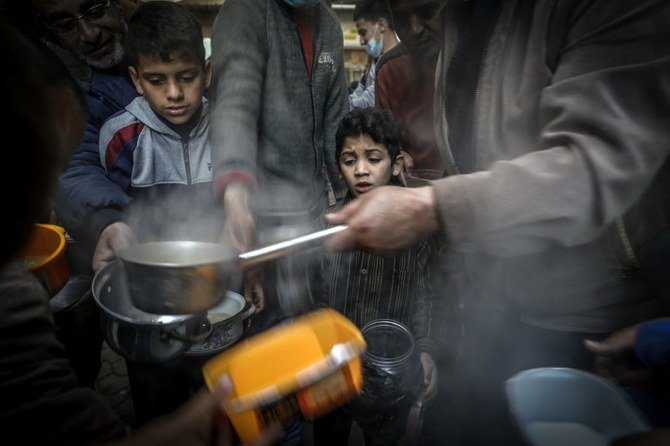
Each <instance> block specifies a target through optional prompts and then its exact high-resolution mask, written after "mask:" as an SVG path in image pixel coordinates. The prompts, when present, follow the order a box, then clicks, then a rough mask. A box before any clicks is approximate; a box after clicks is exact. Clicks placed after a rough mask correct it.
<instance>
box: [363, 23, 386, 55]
mask: <svg viewBox="0 0 670 446" xmlns="http://www.w3.org/2000/svg"><path fill="white" fill-rule="evenodd" d="M375 35H377V25H375V31H374V33H373V34H372V37H371V38H370V39H369V40H368V41H367V43H366V44H365V50H366V51H367V52H368V54H369V55H370V57H373V58H375V59H376V58H378V57H379V56H381V55H382V51H383V49H384V41H383V40H382V39H381V36H379V41H378V40H377V39H375Z"/></svg>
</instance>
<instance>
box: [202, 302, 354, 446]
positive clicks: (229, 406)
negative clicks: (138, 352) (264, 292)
mask: <svg viewBox="0 0 670 446" xmlns="http://www.w3.org/2000/svg"><path fill="white" fill-rule="evenodd" d="M364 350H365V341H364V340H363V336H362V335H361V332H360V330H359V329H358V328H357V327H356V326H355V325H354V324H353V323H352V322H351V321H349V320H348V319H347V318H345V317H344V316H342V315H341V314H340V313H338V312H337V311H334V310H330V309H323V310H317V311H314V312H312V313H308V314H306V315H304V316H301V317H300V318H297V319H296V320H294V321H293V322H291V323H288V324H286V325H279V326H276V327H273V328H271V329H269V330H267V331H265V332H263V333H260V334H258V335H256V336H254V337H252V338H250V339H248V340H246V341H243V342H242V343H240V344H237V345H236V346H235V347H233V348H231V349H229V350H227V351H225V352H223V353H221V354H219V355H217V356H216V357H214V358H213V359H211V360H209V361H208V362H207V363H206V364H205V365H204V367H203V374H204V377H205V382H206V383H207V385H208V386H209V388H210V389H212V388H214V387H215V386H216V385H217V383H219V382H220V380H221V379H222V378H224V377H227V378H228V379H230V381H231V382H232V384H233V390H232V391H231V392H230V393H229V394H228V395H226V397H225V398H224V399H223V400H222V402H221V406H222V408H223V410H224V411H225V412H226V414H227V415H228V417H229V418H230V421H231V423H232V425H233V427H234V428H235V430H236V431H237V434H238V435H239V437H240V440H242V442H243V443H244V444H248V443H251V442H253V441H255V440H256V439H257V438H258V436H259V435H260V433H261V432H262V431H263V428H264V427H265V426H266V425H267V424H269V423H272V422H275V421H279V422H283V421H287V420H290V419H292V418H293V417H294V416H296V415H298V414H300V413H301V414H302V415H303V416H304V417H306V418H308V419H314V418H316V417H319V416H321V415H323V414H325V413H327V412H329V411H331V410H333V409H335V408H337V407H339V406H341V405H342V404H344V403H346V402H347V401H349V400H351V399H352V398H354V397H355V396H356V395H358V394H359V393H360V391H361V388H362V386H363V373H362V368H361V357H360V356H361V354H362V353H363V351H364Z"/></svg>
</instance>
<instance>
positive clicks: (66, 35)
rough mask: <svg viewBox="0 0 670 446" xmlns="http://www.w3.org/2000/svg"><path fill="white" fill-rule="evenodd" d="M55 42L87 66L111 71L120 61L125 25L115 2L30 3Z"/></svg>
mask: <svg viewBox="0 0 670 446" xmlns="http://www.w3.org/2000/svg"><path fill="white" fill-rule="evenodd" d="M33 3H34V4H35V6H36V7H37V9H38V10H39V12H40V16H41V18H42V20H43V22H44V23H45V24H46V25H47V27H48V28H49V29H50V30H51V31H52V32H53V34H54V35H55V36H56V38H57V39H58V43H59V44H60V45H61V46H62V47H63V48H64V49H66V50H68V51H69V52H71V53H72V54H74V55H75V56H77V57H78V58H79V59H80V60H82V61H83V62H84V63H86V64H87V65H89V66H91V67H93V68H97V69H103V70H104V69H108V68H112V67H114V66H116V65H118V64H119V63H121V61H122V60H123V55H124V50H123V35H124V32H125V22H124V20H123V16H122V14H121V11H120V9H119V7H118V4H117V2H116V0H33Z"/></svg>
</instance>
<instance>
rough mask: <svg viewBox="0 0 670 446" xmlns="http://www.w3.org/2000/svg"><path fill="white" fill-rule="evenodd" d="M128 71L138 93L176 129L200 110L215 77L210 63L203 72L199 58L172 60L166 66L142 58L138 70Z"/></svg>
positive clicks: (171, 58)
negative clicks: (205, 92) (211, 76)
mask: <svg viewBox="0 0 670 446" xmlns="http://www.w3.org/2000/svg"><path fill="white" fill-rule="evenodd" d="M128 70H129V71H130V76H131V77H132V79H133V82H134V83H135V88H136V89H137V92H138V93H139V94H141V95H144V97H145V98H146V99H147V101H149V105H151V108H152V109H153V110H154V111H155V112H156V113H157V114H159V115H160V116H162V117H163V118H165V119H166V120H167V121H168V122H170V123H172V124H175V125H179V124H184V123H186V122H188V120H189V119H191V117H192V116H193V114H194V113H195V112H196V111H197V110H198V108H199V107H200V103H201V102H202V94H203V92H204V91H205V89H206V88H207V87H209V80H210V74H211V68H210V65H209V62H207V65H206V66H205V69H203V68H202V66H201V65H200V63H199V62H198V61H197V60H196V59H195V58H193V60H190V59H184V58H183V57H174V56H171V57H170V61H169V62H164V61H162V60H161V59H160V58H156V57H154V56H149V55H146V54H140V55H139V58H138V64H137V67H132V66H131V67H129V68H128Z"/></svg>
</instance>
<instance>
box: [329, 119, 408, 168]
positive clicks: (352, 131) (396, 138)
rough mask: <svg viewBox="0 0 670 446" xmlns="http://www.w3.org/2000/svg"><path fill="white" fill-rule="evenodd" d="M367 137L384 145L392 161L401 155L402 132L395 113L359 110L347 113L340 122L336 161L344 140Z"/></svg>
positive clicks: (336, 138)
mask: <svg viewBox="0 0 670 446" xmlns="http://www.w3.org/2000/svg"><path fill="white" fill-rule="evenodd" d="M363 135H367V136H369V137H370V139H372V140H373V141H374V142H376V143H377V144H383V145H384V146H386V150H388V153H389V157H390V158H391V161H395V159H396V158H397V157H398V155H399V154H400V130H399V128H398V122H397V121H396V119H395V117H394V116H393V113H391V112H390V111H389V110H383V109H380V108H375V107H367V108H357V109H354V110H352V111H350V112H349V113H347V114H346V115H345V116H344V117H343V118H342V120H341V121H340V124H339V126H338V127H337V133H336V134H335V144H336V145H335V147H336V148H337V152H336V160H337V161H338V162H339V161H340V153H341V152H342V147H343V145H344V140H345V139H346V138H348V137H350V136H354V137H356V136H363Z"/></svg>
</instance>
